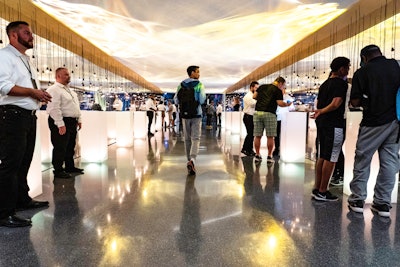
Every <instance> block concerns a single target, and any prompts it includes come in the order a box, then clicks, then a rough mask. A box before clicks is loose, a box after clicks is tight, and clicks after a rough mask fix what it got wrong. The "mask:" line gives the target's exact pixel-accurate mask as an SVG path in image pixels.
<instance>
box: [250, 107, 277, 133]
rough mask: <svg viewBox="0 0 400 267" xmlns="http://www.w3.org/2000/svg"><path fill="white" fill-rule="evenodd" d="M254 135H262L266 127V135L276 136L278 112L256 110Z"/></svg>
mask: <svg viewBox="0 0 400 267" xmlns="http://www.w3.org/2000/svg"><path fill="white" fill-rule="evenodd" d="M253 122H254V136H262V135H263V132H264V129H265V135H266V136H276V127H277V124H278V123H277V120H276V114H274V113H271V112H264V111H256V112H255V113H254V116H253Z"/></svg>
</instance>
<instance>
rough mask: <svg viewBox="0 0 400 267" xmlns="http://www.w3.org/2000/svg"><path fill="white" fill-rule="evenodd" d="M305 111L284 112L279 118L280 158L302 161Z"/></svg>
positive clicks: (306, 114) (305, 121) (303, 159)
mask: <svg viewBox="0 0 400 267" xmlns="http://www.w3.org/2000/svg"><path fill="white" fill-rule="evenodd" d="M307 116H308V113H307V112H285V113H282V118H281V148H280V156H281V160H283V161H285V162H304V161H305V155H306V134H307Z"/></svg>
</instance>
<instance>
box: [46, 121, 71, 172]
mask: <svg viewBox="0 0 400 267" xmlns="http://www.w3.org/2000/svg"><path fill="white" fill-rule="evenodd" d="M48 123H49V128H50V139H51V143H52V145H53V153H52V160H51V163H52V164H53V168H54V173H60V172H62V171H63V163H64V158H65V151H66V147H67V138H68V137H67V136H68V135H69V133H65V134H64V135H60V133H59V130H58V127H57V125H55V124H54V120H53V119H52V118H51V117H50V116H49V119H48Z"/></svg>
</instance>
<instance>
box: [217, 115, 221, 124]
mask: <svg viewBox="0 0 400 267" xmlns="http://www.w3.org/2000/svg"><path fill="white" fill-rule="evenodd" d="M221 115H222V114H221V113H218V114H217V125H221Z"/></svg>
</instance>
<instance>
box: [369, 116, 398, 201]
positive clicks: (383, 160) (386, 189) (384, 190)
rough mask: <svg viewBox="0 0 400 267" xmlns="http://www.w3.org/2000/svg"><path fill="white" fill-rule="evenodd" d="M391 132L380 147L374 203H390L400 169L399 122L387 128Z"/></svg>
mask: <svg viewBox="0 0 400 267" xmlns="http://www.w3.org/2000/svg"><path fill="white" fill-rule="evenodd" d="M390 130H392V132H391V133H389V134H388V137H387V139H386V140H385V141H384V143H383V144H382V145H381V146H380V147H379V149H378V153H379V173H378V176H377V178H376V184H375V189H374V204H376V205H389V206H390V203H391V196H392V191H393V188H394V186H395V184H396V174H397V173H398V171H399V143H397V142H396V141H397V140H396V139H397V134H398V124H397V123H396V124H395V125H391V127H390V128H388V129H387V131H388V132H389V131H390Z"/></svg>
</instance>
